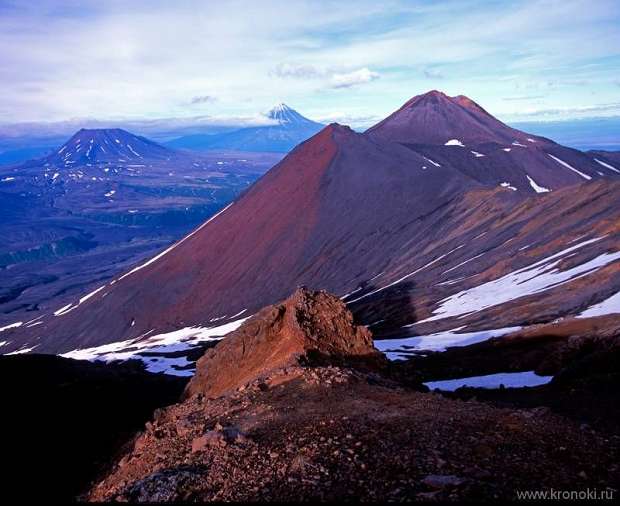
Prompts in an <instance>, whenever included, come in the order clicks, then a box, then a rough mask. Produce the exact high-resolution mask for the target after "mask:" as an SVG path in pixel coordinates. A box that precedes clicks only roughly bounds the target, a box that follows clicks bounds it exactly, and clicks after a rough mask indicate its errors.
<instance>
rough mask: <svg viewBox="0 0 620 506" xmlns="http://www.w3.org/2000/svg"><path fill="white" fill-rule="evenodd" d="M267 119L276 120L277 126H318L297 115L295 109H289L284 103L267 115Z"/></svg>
mask: <svg viewBox="0 0 620 506" xmlns="http://www.w3.org/2000/svg"><path fill="white" fill-rule="evenodd" d="M267 117H268V118H269V119H273V120H276V121H277V122H278V124H279V125H283V126H284V125H286V126H289V127H290V126H294V125H319V126H321V127H322V125H320V124H319V123H316V122H314V121H312V120H309V119H308V118H306V117H304V116H302V115H301V114H299V113H298V112H297V111H296V110H295V109H291V108H290V107H289V106H288V105H286V104H284V103H279V104H278V105H276V106H275V107H274V108H273V109H271V110H270V111H269V113H268V114H267Z"/></svg>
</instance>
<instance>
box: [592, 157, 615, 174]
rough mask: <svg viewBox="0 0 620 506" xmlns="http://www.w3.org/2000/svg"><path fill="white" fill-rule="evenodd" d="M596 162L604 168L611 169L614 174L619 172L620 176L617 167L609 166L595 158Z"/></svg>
mask: <svg viewBox="0 0 620 506" xmlns="http://www.w3.org/2000/svg"><path fill="white" fill-rule="evenodd" d="M594 161H595V162H596V163H598V164H600V165H602V166H603V167H605V168H607V169H609V170H613V171H614V172H617V173H618V174H620V170H618V169H616V168H615V167H613V166H612V165H609V164H608V163H605V162H603V161H601V160H599V159H598V158H595V159H594Z"/></svg>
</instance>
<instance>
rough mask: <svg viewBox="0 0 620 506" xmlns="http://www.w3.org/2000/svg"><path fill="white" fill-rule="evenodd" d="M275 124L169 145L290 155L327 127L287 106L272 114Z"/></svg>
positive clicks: (178, 141)
mask: <svg viewBox="0 0 620 506" xmlns="http://www.w3.org/2000/svg"><path fill="white" fill-rule="evenodd" d="M268 117H269V119H271V120H273V121H274V123H275V124H273V125H270V126H261V127H249V128H241V129H240V130H234V131H232V132H226V133H220V134H205V135H187V136H183V137H179V138H178V139H174V140H172V141H170V142H167V143H166V145H167V146H169V147H172V148H176V149H189V150H197V151H204V150H221V151H228V150H231V151H272V152H276V153H286V152H288V151H290V150H291V149H293V148H294V147H295V146H296V145H297V144H299V143H300V142H303V141H305V140H306V139H308V138H309V137H312V136H313V135H314V134H316V133H317V132H318V131H319V130H321V129H322V128H323V127H324V125H322V124H321V123H316V122H315V121H312V120H309V119H308V118H305V117H304V116H302V115H301V114H299V113H298V112H297V111H295V110H293V109H291V108H290V107H288V106H287V105H286V104H278V105H277V106H276V107H274V108H273V109H272V110H271V111H269V114H268Z"/></svg>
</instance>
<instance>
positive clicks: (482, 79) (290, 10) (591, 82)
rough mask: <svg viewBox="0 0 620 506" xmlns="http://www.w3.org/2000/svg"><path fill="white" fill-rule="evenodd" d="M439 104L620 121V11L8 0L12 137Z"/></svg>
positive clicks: (369, 114)
mask: <svg viewBox="0 0 620 506" xmlns="http://www.w3.org/2000/svg"><path fill="white" fill-rule="evenodd" d="M431 89H439V90H442V91H444V92H445V93H447V94H449V95H458V94H464V95H467V96H469V97H471V98H472V99H474V100H476V101H477V102H478V103H480V104H481V105H482V106H483V107H485V108H486V109H487V110H488V111H489V112H491V113H492V114H494V115H496V116H498V117H499V118H500V119H503V120H504V121H525V120H535V121H538V120H556V119H568V118H581V117H596V116H620V1H618V0H587V1H586V0H531V1H503V0H502V1H499V0H495V1H470V0H458V1H456V0H455V1H442V2H435V1H417V0H403V1H398V0H393V1H390V0H387V1H379V0H373V1H365V0H355V1H348V0H338V1H320V0H307V1H305V0H285V1H279V0H261V1H260V2H259V1H256V0H252V1H235V0H231V1H223V0H222V1H200V2H199V1H183V0H176V1H174V2H169V1H160V0H132V1H131V2H127V1H126V0H123V1H119V0H107V1H106V2H102V1H76V0H67V1H50V0H37V1H36V2H24V1H12V0H9V1H6V0H0V97H2V99H1V100H0V125H5V126H6V125H13V124H16V123H20V124H22V126H23V125H26V126H28V125H30V126H33V125H40V124H42V123H43V124H52V123H54V122H73V123H81V122H84V121H93V120H99V121H107V122H112V123H113V122H131V121H142V122H144V121H147V122H149V121H150V122H153V123H154V124H192V123H197V124H201V125H211V126H218V125H220V126H221V125H224V126H226V125H250V124H263V123H264V122H265V121H266V119H265V116H264V113H265V112H266V111H267V110H269V109H270V108H271V107H272V106H273V105H274V104H276V103H279V102H285V103H287V104H288V105H290V106H291V107H293V108H295V109H296V110H298V111H299V112H301V113H302V114H304V115H305V116H307V117H310V118H312V119H315V120H318V121H323V122H330V121H338V122H341V123H344V124H349V125H352V126H354V127H360V126H368V125H371V124H373V123H374V122H376V121H377V120H379V119H380V118H382V117H384V116H386V115H387V114H389V113H390V112H392V111H393V110H395V109H397V108H398V107H399V106H400V105H401V104H402V103H403V102H405V101H406V100H407V99H409V98H410V97H412V96H414V95H417V94H420V93H424V92H426V91H428V90H431ZM175 122H176V123H175ZM16 131H17V129H16Z"/></svg>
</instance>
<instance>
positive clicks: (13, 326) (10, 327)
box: [0, 322, 24, 332]
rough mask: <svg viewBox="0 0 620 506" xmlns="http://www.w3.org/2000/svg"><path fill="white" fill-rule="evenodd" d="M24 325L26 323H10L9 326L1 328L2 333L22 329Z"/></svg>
mask: <svg viewBox="0 0 620 506" xmlns="http://www.w3.org/2000/svg"><path fill="white" fill-rule="evenodd" d="M23 324H24V322H15V323H10V324H9V325H5V326H4V327H0V332H4V331H5V330H9V329H16V328H17V327H21V326H22V325H23Z"/></svg>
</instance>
